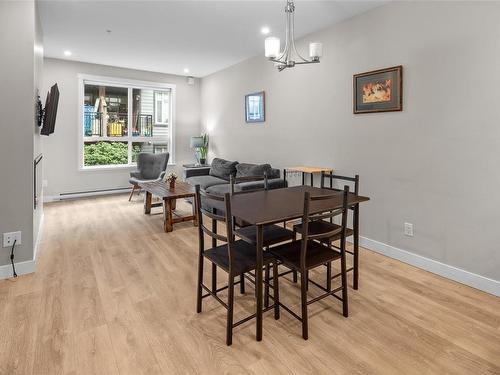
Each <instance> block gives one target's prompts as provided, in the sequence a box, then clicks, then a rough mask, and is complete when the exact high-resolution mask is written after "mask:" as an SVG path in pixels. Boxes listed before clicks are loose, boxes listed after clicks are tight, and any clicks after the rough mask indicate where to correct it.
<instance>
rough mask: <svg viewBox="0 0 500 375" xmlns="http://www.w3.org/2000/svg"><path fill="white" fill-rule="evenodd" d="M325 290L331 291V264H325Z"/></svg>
mask: <svg viewBox="0 0 500 375" xmlns="http://www.w3.org/2000/svg"><path fill="white" fill-rule="evenodd" d="M326 290H327V291H329V292H331V291H332V262H328V263H327V264H326Z"/></svg>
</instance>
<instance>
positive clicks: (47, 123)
mask: <svg viewBox="0 0 500 375" xmlns="http://www.w3.org/2000/svg"><path fill="white" fill-rule="evenodd" d="M58 104H59V88H58V87H57V83H56V84H55V85H54V86H52V87H51V88H50V92H48V93H47V100H46V101H45V113H44V117H43V127H42V130H41V131H40V133H41V134H43V135H49V134H52V133H54V128H55V126H56V116H57V105H58Z"/></svg>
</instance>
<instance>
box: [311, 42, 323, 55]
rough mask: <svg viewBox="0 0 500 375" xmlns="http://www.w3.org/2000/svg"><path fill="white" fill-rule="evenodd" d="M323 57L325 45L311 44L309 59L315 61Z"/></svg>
mask: <svg viewBox="0 0 500 375" xmlns="http://www.w3.org/2000/svg"><path fill="white" fill-rule="evenodd" d="M321 56H323V44H322V43H311V44H309V57H311V58H313V59H319V58H320V57H321Z"/></svg>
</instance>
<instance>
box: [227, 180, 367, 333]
mask: <svg viewBox="0 0 500 375" xmlns="http://www.w3.org/2000/svg"><path fill="white" fill-rule="evenodd" d="M306 192H310V193H311V195H312V196H318V195H332V190H331V189H323V188H319V187H313V186H306V185H301V186H293V187H288V188H282V189H273V190H264V191H256V192H251V193H247V194H238V195H233V196H232V197H231V211H232V215H233V216H234V217H237V218H239V219H241V220H243V221H245V222H247V223H248V224H250V225H255V227H256V231H257V237H256V238H257V245H256V258H257V259H256V265H257V267H256V270H255V288H256V300H257V302H256V310H257V311H256V339H257V341H261V340H262V312H263V309H262V307H263V301H262V297H263V295H262V292H263V277H262V267H263V251H264V249H263V228H264V226H265V225H269V224H276V223H281V222H284V221H288V220H296V219H299V218H301V217H302V216H303V213H304V196H305V193H306ZM335 193H338V194H335ZM369 199H370V198H368V197H365V196H361V195H356V194H354V193H349V194H348V206H349V207H350V208H353V209H354V216H353V232H354V233H353V236H354V243H353V245H354V248H353V252H354V254H356V256H355V259H356V261H357V258H358V257H357V254H358V251H359V249H358V247H359V204H360V203H362V202H366V201H368V200H369ZM342 204H343V191H335V192H334V196H333V197H332V199H325V200H319V201H315V202H312V203H311V206H310V213H311V214H315V213H321V212H326V211H331V210H337V209H339V208H342ZM353 274H354V286H355V289H357V287H358V278H359V273H358V267H357V265H355V266H354V272H353Z"/></svg>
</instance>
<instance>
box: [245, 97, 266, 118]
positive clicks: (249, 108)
mask: <svg viewBox="0 0 500 375" xmlns="http://www.w3.org/2000/svg"><path fill="white" fill-rule="evenodd" d="M265 98H266V97H265V94H264V91H261V92H255V93H253V94H248V95H245V121H246V122H264V121H266V104H265Z"/></svg>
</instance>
